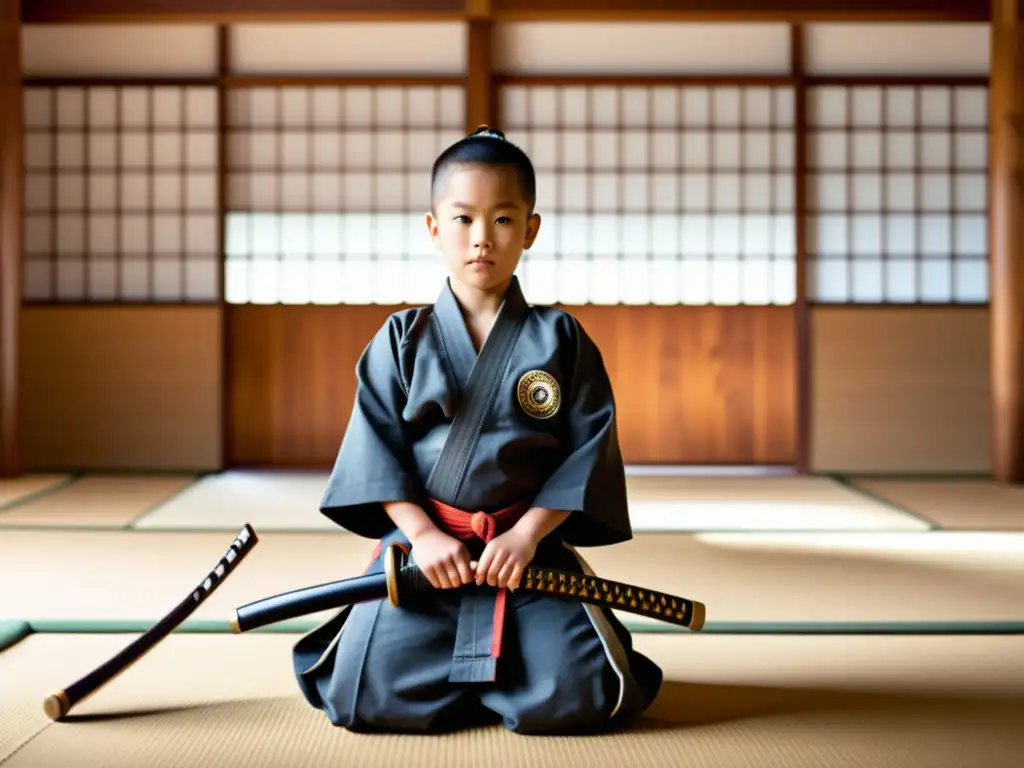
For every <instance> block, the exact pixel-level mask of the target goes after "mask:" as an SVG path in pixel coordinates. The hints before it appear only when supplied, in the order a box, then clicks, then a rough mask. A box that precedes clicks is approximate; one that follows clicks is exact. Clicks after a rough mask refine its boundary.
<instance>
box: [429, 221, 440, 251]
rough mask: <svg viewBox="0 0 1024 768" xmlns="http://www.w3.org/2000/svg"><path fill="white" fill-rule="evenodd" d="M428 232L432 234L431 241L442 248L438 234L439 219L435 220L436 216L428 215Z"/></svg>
mask: <svg viewBox="0 0 1024 768" xmlns="http://www.w3.org/2000/svg"><path fill="white" fill-rule="evenodd" d="M427 232H429V233H430V239H431V240H432V241H433V243H434V245H435V246H436V247H438V248H440V247H441V240H440V237H439V236H438V233H437V219H436V218H434V214H432V213H428V214H427Z"/></svg>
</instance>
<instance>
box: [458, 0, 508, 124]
mask: <svg viewBox="0 0 1024 768" xmlns="http://www.w3.org/2000/svg"><path fill="white" fill-rule="evenodd" d="M491 27H492V25H491V22H490V20H489V19H486V18H477V19H471V20H470V21H468V22H467V23H466V34H467V35H468V37H469V40H468V55H467V61H466V132H467V133H468V132H470V131H473V130H476V129H477V128H478V127H479V126H481V125H490V126H492V127H494V128H500V126H499V125H498V116H497V113H496V112H495V104H496V101H497V100H496V98H495V93H494V59H493V56H492V49H493V46H492V42H493V36H492V31H491Z"/></svg>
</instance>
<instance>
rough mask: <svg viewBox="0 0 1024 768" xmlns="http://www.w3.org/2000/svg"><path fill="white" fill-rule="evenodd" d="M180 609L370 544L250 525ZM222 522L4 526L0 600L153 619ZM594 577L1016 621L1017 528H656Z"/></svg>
mask: <svg viewBox="0 0 1024 768" xmlns="http://www.w3.org/2000/svg"><path fill="white" fill-rule="evenodd" d="M257 534H258V535H259V536H260V542H259V543H258V544H257V545H256V547H255V548H254V549H253V551H252V552H251V553H250V554H249V555H248V557H247V558H246V560H245V561H243V562H242V563H241V564H240V565H239V567H238V569H237V570H236V571H234V572H233V573H232V574H231V575H230V576H229V577H228V578H227V579H226V581H225V582H224V583H223V584H222V585H221V587H220V588H219V589H218V590H217V591H216V592H214V593H213V595H211V596H210V598H209V599H208V600H207V601H206V602H205V603H204V604H203V605H201V606H200V607H199V608H198V609H197V611H196V612H195V614H194V615H193V618H194V619H205V620H211V619H212V620H217V621H226V620H227V618H228V617H229V616H230V614H231V611H232V610H233V609H234V608H236V607H237V606H240V605H243V604H245V603H248V602H250V601H253V600H257V599H260V598H264V597H269V596H271V595H274V594H278V593H281V592H286V591H289V590H292V589H297V588H301V587H306V586H310V585H313V584H319V583H323V582H327V581H334V580H337V579H342V578H348V577H352V576H356V575H360V574H362V573H363V571H364V569H365V568H366V565H367V563H368V561H369V557H370V553H371V550H372V548H373V542H371V541H368V540H367V539H363V538H359V537H356V536H324V535H322V534H320V533H316V532H311V533H276V534H275V533H273V532H266V531H260V530H259V529H258V528H257ZM233 537H234V532H232V533H225V532H173V533H162V532H161V533H155V532H142V531H75V532H68V531H45V530H31V531H29V530H12V531H7V532H5V533H4V535H3V536H0V606H3V612H4V614H6V615H7V616H8V617H10V618H16V619H26V620H34V619H140V620H150V621H155V620H156V619H158V618H159V617H161V616H162V615H164V613H166V612H167V611H168V610H169V609H170V608H171V607H172V606H174V605H176V604H177V603H178V601H180V600H181V599H182V598H183V597H184V596H185V595H187V594H188V593H189V592H190V591H191V590H192V589H193V588H194V587H195V586H196V585H197V584H199V583H200V582H201V581H202V580H203V578H204V577H205V576H206V574H207V573H209V571H210V569H211V568H213V566H214V565H215V564H216V563H217V561H218V559H219V558H220V557H221V556H222V555H223V553H224V551H225V550H226V549H227V547H228V546H229V545H230V544H231V541H232V539H233ZM581 552H582V554H583V555H584V556H585V557H586V559H587V560H588V561H589V563H590V564H591V566H592V567H593V568H594V569H595V571H596V572H597V573H598V574H600V575H601V576H603V577H605V578H609V579H616V580H619V581H623V582H628V583H631V584H634V585H637V586H641V587H647V588H651V589H658V590H662V591H665V592H670V593H674V594H676V595H680V596H682V597H688V598H692V599H696V600H700V601H702V602H705V603H706V604H707V619H708V622H709V623H711V622H849V621H877V622H908V621H944V622H966V621H1019V620H1024V534H1012V533H1002V534H996V533H992V534H983V533H953V532H949V533H944V532H943V533H937V532H931V533H850V532H847V533H832V534H822V533H818V534H809V533H807V534H801V533H776V534H753V533H751V534H733V533H717V534H696V535H693V534H660V535H657V536H639V537H636V538H635V539H633V540H632V541H630V542H627V543H625V544H622V545H617V546H613V547H598V548H591V549H584V550H581Z"/></svg>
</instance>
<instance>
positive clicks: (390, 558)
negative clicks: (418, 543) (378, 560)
mask: <svg viewBox="0 0 1024 768" xmlns="http://www.w3.org/2000/svg"><path fill="white" fill-rule="evenodd" d="M404 554H405V548H404V547H401V546H399V545H398V544H389V545H388V548H387V549H386V550H384V579H385V583H386V584H387V586H388V602H389V603H390V604H391V607H392V608H397V607H398V576H399V574H400V573H401V570H402V555H404Z"/></svg>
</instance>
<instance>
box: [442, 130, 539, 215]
mask: <svg viewBox="0 0 1024 768" xmlns="http://www.w3.org/2000/svg"><path fill="white" fill-rule="evenodd" d="M459 165H490V166H508V167H511V168H512V169H513V170H515V172H516V176H517V177H518V179H519V192H520V194H521V195H522V196H523V200H525V201H526V205H527V207H528V209H529V212H530V214H531V215H532V214H533V207H534V206H535V205H536V203H537V178H536V176H535V174H534V171H533V163H532V162H530V158H529V157H527V155H526V153H525V152H523V150H522V149H520V148H519V147H517V146H516V145H515V144H513V143H512V142H511V141H509V140H508V139H506V138H505V134H504V133H502V132H501V131H497V130H494V129H493V128H488V127H487V126H486V125H481V126H480V127H479V128H477V129H476V130H475V131H473V132H472V133H471V134H469V135H468V136H465V137H463V138H461V139H459V140H458V141H457V142H455V143H454V144H452V145H451V146H450V147H448V148H447V149H446V150H445V151H444V152H442V153H441V154H440V155H439V156H438V158H437V160H435V161H434V168H433V171H432V172H431V174H430V207H431V209H433V211H434V213H435V214H436V213H437V208H436V205H437V198H438V195H439V194H440V191H441V186H442V185H443V184H444V182H445V181H446V180H447V178H448V174H449V173H451V171H452V170H453V169H454V168H455V167H456V166H459Z"/></svg>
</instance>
